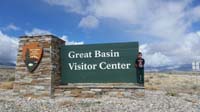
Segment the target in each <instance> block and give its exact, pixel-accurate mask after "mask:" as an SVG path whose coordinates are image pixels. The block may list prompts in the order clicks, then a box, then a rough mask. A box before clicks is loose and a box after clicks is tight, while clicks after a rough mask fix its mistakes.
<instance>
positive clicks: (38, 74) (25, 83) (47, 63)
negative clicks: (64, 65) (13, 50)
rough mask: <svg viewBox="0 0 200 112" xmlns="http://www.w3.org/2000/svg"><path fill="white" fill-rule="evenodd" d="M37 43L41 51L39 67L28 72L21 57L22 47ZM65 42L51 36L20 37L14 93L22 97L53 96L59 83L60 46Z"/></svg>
mask: <svg viewBox="0 0 200 112" xmlns="http://www.w3.org/2000/svg"><path fill="white" fill-rule="evenodd" d="M33 42H37V43H39V46H40V47H41V48H42V49H43V54H42V58H41V60H40V63H39V65H38V66H37V68H36V69H35V70H34V71H33V72H29V71H28V68H27V66H26V65H25V62H24V60H23V56H22V49H23V46H24V45H29V44H31V43H33ZM62 45H65V41H63V40H61V39H60V38H58V37H56V36H53V35H41V36H22V37H21V38H20V41H19V48H18V55H17V63H16V74H15V84H14V91H15V92H16V93H19V95H22V96H50V97H51V96H53V94H54V86H55V85H58V84H59V83H60V76H61V67H60V46H62Z"/></svg>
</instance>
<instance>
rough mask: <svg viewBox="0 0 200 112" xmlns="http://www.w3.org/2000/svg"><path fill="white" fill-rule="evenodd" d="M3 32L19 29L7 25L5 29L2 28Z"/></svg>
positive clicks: (12, 25) (13, 25)
mask: <svg viewBox="0 0 200 112" xmlns="http://www.w3.org/2000/svg"><path fill="white" fill-rule="evenodd" d="M2 30H3V31H9V30H14V31H17V30H20V28H19V27H18V26H16V25H15V24H9V25H7V26H6V27H4V28H2Z"/></svg>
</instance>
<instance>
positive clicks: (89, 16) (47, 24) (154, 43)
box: [0, 0, 200, 66]
mask: <svg viewBox="0 0 200 112" xmlns="http://www.w3.org/2000/svg"><path fill="white" fill-rule="evenodd" d="M48 33H51V34H54V35H56V36H59V37H60V38H62V39H65V40H66V41H67V44H77V43H78V44H82V43H84V44H90V43H109V42H129V41H139V43H140V50H141V51H142V52H143V54H144V57H145V58H146V60H147V65H149V66H165V65H173V66H174V65H176V66H179V65H181V64H188V63H191V62H192V61H194V60H198V58H199V56H200V51H199V50H198V48H199V47H200V1H199V0H151V1H150V0H1V1H0V48H5V47H7V48H9V49H10V50H9V51H13V52H8V51H7V50H5V49H1V50H0V62H1V61H5V60H6V61H8V62H14V61H15V58H16V51H17V50H16V48H17V46H18V45H17V38H18V37H19V36H22V35H38V34H48ZM11 44H12V45H11Z"/></svg>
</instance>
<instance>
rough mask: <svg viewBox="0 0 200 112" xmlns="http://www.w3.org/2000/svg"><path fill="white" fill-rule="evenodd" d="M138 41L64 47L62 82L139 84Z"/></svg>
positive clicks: (62, 54)
mask: <svg viewBox="0 0 200 112" xmlns="http://www.w3.org/2000/svg"><path fill="white" fill-rule="evenodd" d="M137 54H138V42H128V43H110V44H90V45H68V46H62V47H61V65H62V67H61V81H62V83H63V84H65V83H120V82H126V83H129V82H132V83H136V82H137V79H136V70H135V67H134V62H135V59H136V57H137Z"/></svg>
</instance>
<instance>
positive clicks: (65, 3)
mask: <svg viewBox="0 0 200 112" xmlns="http://www.w3.org/2000/svg"><path fill="white" fill-rule="evenodd" d="M44 1H45V2H47V3H48V4H50V5H57V6H62V7H64V8H65V10H66V11H67V12H75V13H78V14H84V13H85V7H84V5H83V3H84V1H85V0H44Z"/></svg>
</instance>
